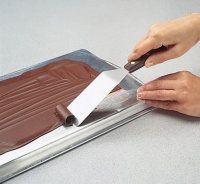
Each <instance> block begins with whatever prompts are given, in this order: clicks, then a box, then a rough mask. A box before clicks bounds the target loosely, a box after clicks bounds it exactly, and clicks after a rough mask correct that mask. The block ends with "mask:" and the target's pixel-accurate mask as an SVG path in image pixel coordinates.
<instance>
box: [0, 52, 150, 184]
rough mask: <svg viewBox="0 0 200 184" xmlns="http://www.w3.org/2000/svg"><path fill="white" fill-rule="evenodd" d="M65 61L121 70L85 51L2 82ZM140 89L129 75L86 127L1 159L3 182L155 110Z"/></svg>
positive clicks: (52, 136)
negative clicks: (139, 98)
mask: <svg viewBox="0 0 200 184" xmlns="http://www.w3.org/2000/svg"><path fill="white" fill-rule="evenodd" d="M62 59H71V60H75V61H81V62H84V63H87V64H89V65H90V66H91V67H92V68H94V69H95V70H97V71H98V72H102V71H105V70H110V69H115V68H118V66H115V65H113V64H111V63H109V62H107V61H105V60H102V59H100V58H98V57H97V56H95V55H93V54H92V53H90V52H89V51H87V50H83V49H82V50H78V51H75V52H72V53H69V54H66V55H63V56H60V57H57V58H55V59H51V60H48V61H45V62H42V63H40V64H38V65H35V66H32V67H29V68H25V69H22V70H20V71H16V72H14V73H10V74H7V75H5V76H2V77H0V80H5V79H8V78H11V77H14V76H18V75H21V74H22V73H24V72H26V71H29V70H32V69H35V68H39V67H41V66H45V65H47V64H48V63H52V62H55V61H58V60H62ZM140 85H141V82H140V81H139V80H138V79H137V78H136V77H134V76H133V75H131V74H130V75H127V76H126V77H125V79H124V80H123V81H122V82H121V83H120V87H121V88H122V89H121V90H119V91H117V92H114V93H112V94H109V95H108V96H107V97H106V98H105V99H104V100H103V101H102V102H101V103H100V104H99V105H98V106H97V108H96V109H95V110H94V111H93V112H92V113H91V114H90V116H89V117H88V118H87V119H86V120H85V121H84V123H83V125H82V126H80V127H76V126H71V127H63V126H61V127H59V128H57V129H55V130H53V131H51V132H49V133H47V134H45V135H43V136H41V137H39V138H38V139H36V140H34V141H32V142H30V143H29V144H27V145H25V146H22V147H21V148H18V149H16V150H13V151H9V152H7V153H4V154H3V155H0V182H3V181H5V180H8V179H9V178H12V177H13V176H16V175H18V174H20V173H22V172H24V171H26V170H28V169H30V168H32V167H35V166H37V165H39V164H41V163H43V162H45V161H47V160H50V159H52V158H54V157H56V156H58V155H60V154H63V153H65V152H67V151H69V150H71V149H73V148H75V147H77V146H79V145H81V144H84V143H86V142H88V141H90V140H92V139H94V138H96V137H98V136H100V135H102V134H104V133H106V132H108V131H111V130H113V129H115V128H117V127H119V126H121V125H123V124H125V123H128V122H130V121H132V120H133V119H135V118H137V117H139V116H141V115H143V114H145V113H147V112H149V111H151V110H153V108H151V107H149V106H147V105H146V104H144V103H143V102H141V101H137V99H136V90H137V88H138V87H139V86H140Z"/></svg>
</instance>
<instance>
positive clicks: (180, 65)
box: [0, 0, 200, 184]
mask: <svg viewBox="0 0 200 184" xmlns="http://www.w3.org/2000/svg"><path fill="white" fill-rule="evenodd" d="M199 10H200V1H199V0H177V1H176V0H160V1H156V0H154V1H153V0H146V1H145V0H140V1H136V0H135V1H134V0H124V1H123V0H101V1H97V0H96V1H92V0H84V1H81V0H65V1H64V0H43V1H42V0H41V1H39V0H27V1H26V0H15V1H13V0H4V1H3V0H2V1H0V75H3V74H6V73H9V72H12V71H15V70H17V69H21V68H23V67H26V66H30V65H33V64H36V63H39V62H41V61H44V60H47V59H50V58H54V57H56V56H59V55H63V54H66V53H69V52H71V51H74V50H78V49H81V48H84V49H87V50H89V51H91V52H92V53H94V54H96V55H97V56H99V57H101V58H104V59H106V60H108V61H111V62H113V63H115V64H118V65H120V66H123V65H124V64H125V63H126V60H127V55H128V54H129V52H130V51H131V49H132V47H133V46H134V44H136V42H137V41H138V40H139V39H140V38H141V37H142V36H143V34H144V33H145V32H146V31H147V29H148V28H149V26H150V25H151V24H153V23H156V22H159V21H163V20H168V19H172V18H175V17H177V16H182V15H187V14H190V13H192V12H198V11H199ZM199 49H200V47H199V45H197V46H195V47H194V48H193V49H192V50H190V51H189V52H188V53H187V54H185V55H184V56H183V57H181V58H178V59H175V60H174V62H168V63H166V64H162V65H159V66H155V67H153V68H150V69H140V70H139V71H137V72H135V75H136V76H137V77H138V78H139V79H141V80H142V81H144V82H147V81H149V80H151V79H154V78H156V77H158V76H161V75H164V74H167V73H172V72H176V71H179V70H189V71H191V72H193V73H194V74H197V75H200V54H199V53H200V50H199ZM199 181H200V119H198V118H192V117H188V116H184V115H182V114H178V113H175V112H167V111H163V110H157V111H154V112H152V113H149V114H147V115H145V116H143V117H140V118H139V119H136V120H134V121H133V122H131V123H129V124H127V125H125V126H122V127H120V128H118V129H116V130H114V131H112V132H110V133H108V134H106V135H104V136H101V137H99V138H98V139H96V140H94V141H91V142H89V143H87V144H85V145H83V146H81V147H79V148H77V149H74V150H72V151H70V152H68V153H66V154H64V155H62V156H59V157H58V158H55V159H53V160H51V161H49V162H47V163H45V164H43V165H40V166H38V167H36V168H34V169H32V170H30V171H28V172H26V173H24V174H21V175H19V176H17V177H15V178H13V179H11V180H9V181H8V182H6V183H7V184H12V183H13V184H25V183H26V184H27V183H29V184H33V183H35V184H36V183H37V184H38V183H42V184H46V183H48V184H51V183H53V184H56V183H59V184H60V183H70V184H71V183H72V184H90V183H91V184H93V183H95V184H96V183H120V184H127V183H131V184H132V183H137V184H146V183H148V184H149V183H154V184H155V183H159V184H163V183H164V184H186V183H187V184H188V183H189V184H197V183H199Z"/></svg>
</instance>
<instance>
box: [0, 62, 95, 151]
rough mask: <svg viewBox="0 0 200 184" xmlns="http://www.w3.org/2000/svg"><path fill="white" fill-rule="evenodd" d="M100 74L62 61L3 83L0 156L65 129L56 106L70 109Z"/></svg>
mask: <svg viewBox="0 0 200 184" xmlns="http://www.w3.org/2000/svg"><path fill="white" fill-rule="evenodd" d="M98 74H99V73H98V72H96V71H95V70H94V69H92V68H91V67H90V66H89V65H87V64H84V63H82V62H73V61H70V60H62V61H57V62H54V63H51V64H48V65H46V66H43V67H41V68H38V69H34V70H32V71H28V72H26V73H24V74H22V75H20V76H17V77H14V78H11V79H7V80H4V81H0V154H3V153H5V152H7V151H10V150H13V149H16V148H18V147H21V146H23V145H25V144H27V143H29V142H30V141H33V140H34V139H36V138H38V137H39V136H41V135H43V134H45V133H47V132H49V131H51V130H53V129H55V128H57V127H59V126H61V125H62V122H61V121H60V119H59V117H58V115H57V114H56V112H55V108H56V106H57V105H59V104H63V105H64V106H66V107H67V106H68V105H69V104H70V103H71V102H72V101H73V99H74V98H76V97H77V96H78V95H79V94H80V93H81V92H82V91H83V90H84V88H85V87H86V86H88V85H89V83H90V82H91V81H92V80H94V78H95V77H97V75H98Z"/></svg>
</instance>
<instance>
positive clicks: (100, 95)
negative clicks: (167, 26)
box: [56, 46, 167, 126]
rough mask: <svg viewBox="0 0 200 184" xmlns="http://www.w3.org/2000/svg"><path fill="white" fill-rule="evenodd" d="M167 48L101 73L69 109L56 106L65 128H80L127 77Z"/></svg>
mask: <svg viewBox="0 0 200 184" xmlns="http://www.w3.org/2000/svg"><path fill="white" fill-rule="evenodd" d="M166 49H167V48H166V47H165V46H162V47H160V48H158V49H153V50H151V51H149V52H148V53H146V54H144V55H143V56H141V57H140V58H138V59H136V60H133V61H131V62H129V63H127V64H126V65H125V66H124V68H125V69H122V68H118V69H114V70H108V71H104V72H102V73H100V74H99V75H98V76H97V77H96V78H95V79H94V80H93V81H92V82H91V83H90V84H89V86H87V87H86V88H85V89H84V90H83V91H82V92H81V93H80V94H79V96H78V97H76V98H75V99H74V100H73V101H72V102H71V104H69V106H68V107H65V106H64V105H63V104H59V105H57V106H56V114H57V115H58V116H59V117H60V120H61V121H62V122H63V124H64V125H65V126H70V125H73V124H74V125H76V126H79V125H81V123H82V122H83V121H84V120H85V119H86V118H87V117H88V115H89V114H90V113H91V112H92V111H93V110H94V109H95V107H96V106H97V105H98V104H99V103H100V102H101V101H102V100H103V99H104V98H105V97H106V96H107V95H108V94H109V93H110V92H111V91H112V90H113V89H114V88H115V87H116V86H117V85H118V84H119V83H120V82H121V81H122V80H123V79H124V78H125V77H126V75H127V74H128V73H132V72H134V71H136V70H138V69H139V68H141V67H143V66H144V64H145V61H146V60H147V58H148V57H149V56H150V55H152V54H155V53H158V52H162V51H164V50H166Z"/></svg>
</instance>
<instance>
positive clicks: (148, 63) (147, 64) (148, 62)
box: [145, 61, 154, 68]
mask: <svg viewBox="0 0 200 184" xmlns="http://www.w3.org/2000/svg"><path fill="white" fill-rule="evenodd" d="M153 65H154V63H153V62H152V61H146V62H145V66H146V67H147V68H149V67H151V66H153Z"/></svg>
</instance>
